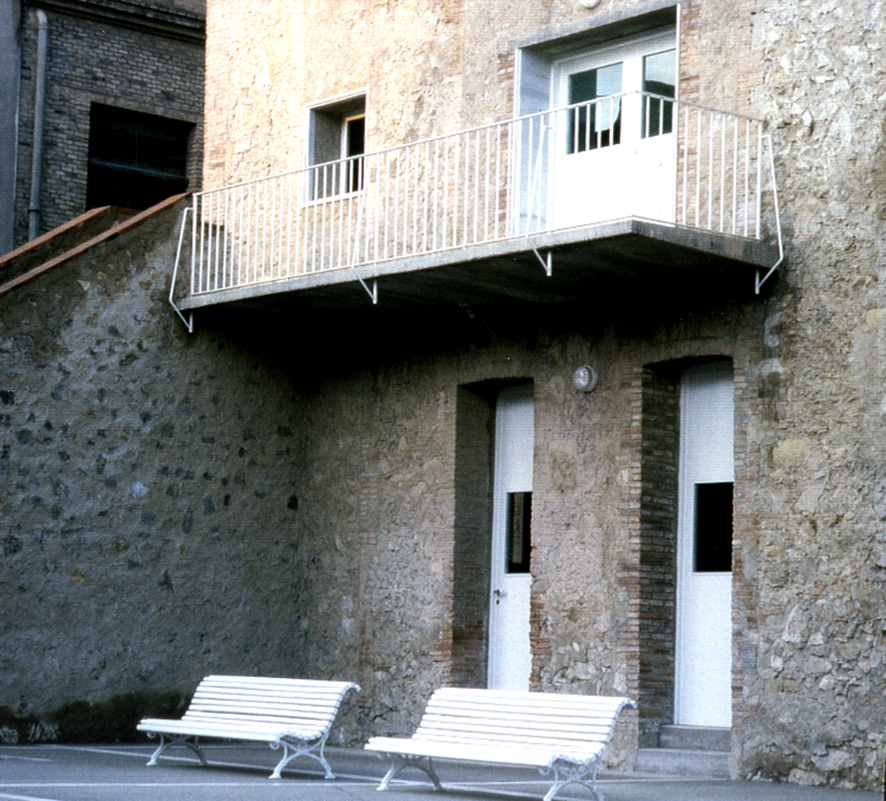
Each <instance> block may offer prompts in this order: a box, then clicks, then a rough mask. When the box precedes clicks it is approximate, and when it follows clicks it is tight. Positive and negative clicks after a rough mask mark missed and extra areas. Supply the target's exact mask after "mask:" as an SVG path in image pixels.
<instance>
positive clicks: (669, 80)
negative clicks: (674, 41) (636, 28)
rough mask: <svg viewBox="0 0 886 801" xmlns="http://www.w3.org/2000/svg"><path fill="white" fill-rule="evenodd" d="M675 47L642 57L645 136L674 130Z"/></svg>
mask: <svg viewBox="0 0 886 801" xmlns="http://www.w3.org/2000/svg"><path fill="white" fill-rule="evenodd" d="M676 52H677V51H676V50H666V51H664V52H663V53H654V54H652V55H649V56H645V57H644V58H643V92H644V95H643V138H644V139H645V138H646V137H650V136H661V135H663V134H669V133H673V131H674V104H673V103H672V102H669V101H668V100H665V98H668V97H670V98H673V97H674V96H675V87H676V81H677V66H676Z"/></svg>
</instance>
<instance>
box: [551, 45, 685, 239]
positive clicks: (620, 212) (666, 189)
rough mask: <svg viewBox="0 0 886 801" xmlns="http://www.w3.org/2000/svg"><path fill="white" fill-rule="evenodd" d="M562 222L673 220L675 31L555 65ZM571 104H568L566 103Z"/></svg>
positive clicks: (557, 220) (557, 205)
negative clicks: (636, 218)
mask: <svg viewBox="0 0 886 801" xmlns="http://www.w3.org/2000/svg"><path fill="white" fill-rule="evenodd" d="M554 80H555V89H556V91H555V102H556V106H557V108H561V109H565V110H564V111H561V112H559V113H558V115H557V118H556V121H555V124H554V129H555V134H554V135H555V141H556V145H555V148H554V159H555V167H554V174H555V179H554V186H553V198H552V201H553V209H554V224H555V227H561V228H562V227H569V226H574V225H584V224H588V223H594V222H602V221H605V220H612V219H618V218H620V217H645V218H648V219H653V220H662V221H665V222H673V220H674V214H675V210H674V203H675V197H676V195H675V190H676V134H675V133H674V119H673V115H674V104H673V103H672V102H670V101H668V100H667V98H673V97H674V95H675V89H676V50H675V49H674V34H673V33H672V32H668V33H666V34H657V35H654V36H647V37H643V38H641V39H635V40H632V41H631V43H630V44H627V45H625V44H622V45H619V46H617V47H610V48H605V49H600V50H595V51H594V52H593V53H585V54H582V55H579V56H573V57H570V58H567V59H564V60H562V61H560V62H559V63H558V64H557V67H556V69H555V71H554ZM567 107H568V108H567Z"/></svg>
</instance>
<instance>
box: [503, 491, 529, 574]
mask: <svg viewBox="0 0 886 801" xmlns="http://www.w3.org/2000/svg"><path fill="white" fill-rule="evenodd" d="M531 518H532V493H531V492H509V493H508V519H507V526H508V543H507V545H508V569H507V572H508V573H528V572H529V557H530V553H531V551H532V537H531V530H530V520H531Z"/></svg>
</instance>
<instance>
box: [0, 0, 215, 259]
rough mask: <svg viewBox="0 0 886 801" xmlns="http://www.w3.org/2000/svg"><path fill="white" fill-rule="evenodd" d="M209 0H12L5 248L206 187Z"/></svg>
mask: <svg viewBox="0 0 886 801" xmlns="http://www.w3.org/2000/svg"><path fill="white" fill-rule="evenodd" d="M205 14H206V11H205V3H204V2H203V0H151V2H136V3H123V2H117V1H116V0H74V1H73V2H65V0H47V2H42V0H35V1H34V2H30V0H3V3H2V7H0V36H2V37H3V41H4V49H3V60H2V62H0V70H2V72H0V77H2V81H0V83H2V85H3V89H2V92H3V98H2V99H3V103H2V107H3V112H2V113H3V119H2V121H0V126H2V127H0V130H2V137H3V138H2V140H0V144H2V147H0V198H2V203H3V208H4V209H5V210H6V213H5V214H4V215H3V227H2V230H0V251H2V252H3V253H6V252H7V251H10V250H12V249H13V248H15V247H18V246H20V245H22V244H23V243H24V242H26V241H27V240H28V239H29V238H34V237H35V236H38V235H40V234H43V233H46V232H47V231H50V230H52V229H53V228H55V227H57V226H59V225H61V224H63V223H65V222H67V221H68V220H70V219H72V218H73V217H76V216H77V215H78V214H81V213H83V212H84V211H86V210H87V209H91V208H95V207H98V206H104V205H115V206H120V207H122V208H130V209H135V210H141V209H144V208H147V207H148V206H150V205H152V204H153V203H156V202H158V201H159V200H162V199H163V198H165V197H168V196H169V195H172V194H175V193H177V192H182V191H186V190H189V189H190V190H194V189H198V188H199V187H200V175H201V170H202V160H203V156H202V138H203V137H202V111H203V47H204V42H205Z"/></svg>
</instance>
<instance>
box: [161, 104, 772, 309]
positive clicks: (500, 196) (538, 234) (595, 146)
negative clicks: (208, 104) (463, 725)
mask: <svg viewBox="0 0 886 801" xmlns="http://www.w3.org/2000/svg"><path fill="white" fill-rule="evenodd" d="M781 252H782V249H781V232H780V224H779V214H778V203H777V192H776V187H775V182H774V169H773V162H772V153H771V140H770V139H769V137H768V136H767V135H765V134H764V132H763V129H762V124H761V123H760V122H758V121H756V120H753V119H750V118H747V117H741V116H737V115H732V114H726V113H723V112H718V111H714V110H712V109H708V108H704V107H701V106H697V105H693V104H690V103H683V102H680V101H676V100H673V99H670V98H667V97H663V96H659V95H654V94H647V93H642V94H639V93H634V94H627V95H618V96H610V97H605V98H600V99H597V100H594V101H592V102H589V103H583V104H580V105H576V106H570V107H567V108H560V109H555V110H551V111H547V112H543V113H540V114H534V115H531V116H527V117H521V118H517V119H512V120H508V121H505V122H500V123H495V124H492V125H487V126H484V127H480V128H474V129H471V130H467V131H461V132H459V133H456V134H452V135H447V136H440V137H437V138H435V139H429V140H425V141H420V142H415V143H412V144H408V145H403V146H399V147H394V148H389V149H387V150H381V151H377V152H374V153H367V154H365V155H362V156H360V157H357V158H353V159H349V160H343V161H338V162H330V163H327V164H322V165H318V166H313V167H308V168H304V169H299V170H293V171H291V172H286V173H283V174H279V175H274V176H270V177H267V178H260V179H256V180H253V181H247V182H244V183H240V184H236V185H233V186H227V187H224V188H221V189H215V190H210V191H205V192H201V193H199V194H196V195H194V197H193V205H192V206H191V208H189V209H188V210H187V211H186V212H185V220H184V221H183V224H182V241H181V242H180V245H179V257H178V259H177V263H176V276H179V277H178V278H177V279H174V281H173V292H172V293H171V294H170V301H171V302H172V303H173V305H174V306H176V308H177V309H178V310H179V311H180V312H181V311H187V310H193V309H198V308H203V307H207V306H213V305H217V304H241V305H250V306H256V305H257V304H258V305H260V307H264V308H271V307H276V306H281V305H282V306H285V307H286V308H287V309H289V308H291V307H295V308H299V307H302V308H308V307H314V308H320V309H323V310H327V311H331V310H334V309H357V310H359V309H363V310H365V309H366V307H367V306H368V307H370V308H371V307H373V306H378V307H385V308H387V309H388V310H391V311H394V312H400V311H404V310H407V309H414V310H422V309H426V308H429V307H437V306H441V305H452V304H455V305H461V306H465V305H467V306H476V305H483V304H489V303H499V302H502V301H506V300H509V299H510V300H517V301H521V300H522V301H530V302H538V303H552V302H558V301H569V300H578V299H581V298H582V297H585V296H589V295H590V294H594V293H597V292H598V290H599V288H600V287H601V286H603V285H606V286H621V287H624V288H628V289H629V290H631V291H634V290H636V289H637V288H638V287H640V286H646V287H651V286H655V285H657V284H664V283H671V284H673V283H674V282H677V283H680V282H684V281H689V280H691V281H693V282H696V283H697V282H705V281H708V282H710V284H711V285H712V286H720V287H722V286H723V285H724V279H725V283H727V284H729V285H730V286H732V285H734V286H736V287H739V289H738V290H736V291H742V292H743V291H744V290H745V289H749V291H750V292H751V293H752V292H753V291H754V290H755V289H756V290H757V291H759V289H760V285H761V283H762V282H763V281H765V280H766V278H768V277H769V275H770V274H771V273H772V272H773V271H774V269H775V267H776V266H777V265H778V264H779V263H780V261H781ZM188 266H189V274H188V275H185V273H186V272H187V267H188ZM733 279H734V280H733ZM638 282H640V283H638Z"/></svg>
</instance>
